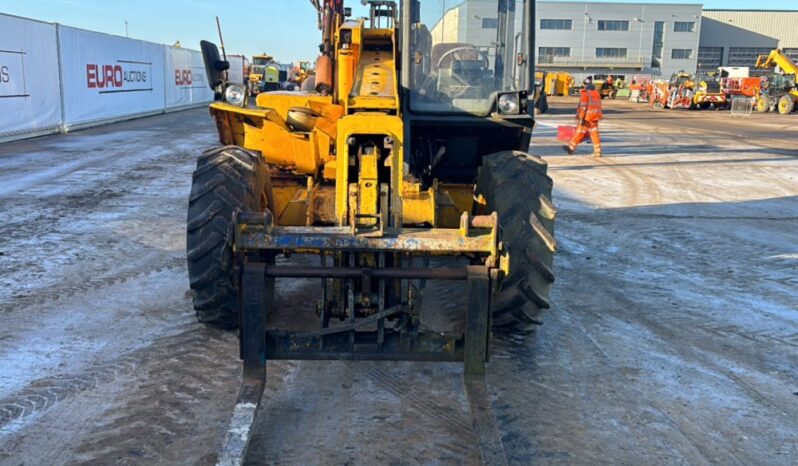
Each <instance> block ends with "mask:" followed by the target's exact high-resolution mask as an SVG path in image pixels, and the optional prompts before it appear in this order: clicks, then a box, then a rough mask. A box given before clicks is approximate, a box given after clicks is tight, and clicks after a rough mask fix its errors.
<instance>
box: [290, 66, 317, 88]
mask: <svg viewBox="0 0 798 466" xmlns="http://www.w3.org/2000/svg"><path fill="white" fill-rule="evenodd" d="M314 73H315V71H314V70H313V67H312V66H311V64H310V62H309V61H300V62H299V63H297V64H296V66H294V67H293V68H291V74H290V77H289V78H288V82H289V83H290V85H291V88H292V90H300V89H301V88H302V84H303V83H304V82H305V81H307V79H308V78H310V77H311V76H313V74H314Z"/></svg>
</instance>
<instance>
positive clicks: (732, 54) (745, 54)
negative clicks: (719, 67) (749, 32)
mask: <svg viewBox="0 0 798 466" xmlns="http://www.w3.org/2000/svg"><path fill="white" fill-rule="evenodd" d="M770 50H771V49H770V48H768V47H730V48H729V63H728V66H748V67H753V66H754V65H756V59H757V57H758V56H760V55H767V54H768V53H770ZM751 72H752V74H753V73H754V70H751Z"/></svg>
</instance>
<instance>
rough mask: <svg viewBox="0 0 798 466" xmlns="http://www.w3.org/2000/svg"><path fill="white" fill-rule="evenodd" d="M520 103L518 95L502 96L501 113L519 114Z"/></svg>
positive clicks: (500, 97)
mask: <svg viewBox="0 0 798 466" xmlns="http://www.w3.org/2000/svg"><path fill="white" fill-rule="evenodd" d="M518 110H519V103H518V94H502V95H500V96H499V112H500V113H509V114H513V113H518Z"/></svg>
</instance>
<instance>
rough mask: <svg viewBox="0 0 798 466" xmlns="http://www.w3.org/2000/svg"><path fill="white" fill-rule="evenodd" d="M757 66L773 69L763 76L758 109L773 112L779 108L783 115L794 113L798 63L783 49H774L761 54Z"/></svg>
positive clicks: (797, 99) (797, 97)
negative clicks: (766, 53)
mask: <svg viewBox="0 0 798 466" xmlns="http://www.w3.org/2000/svg"><path fill="white" fill-rule="evenodd" d="M755 67H756V68H759V69H772V71H771V72H769V73H767V74H766V75H764V76H762V77H761V86H760V91H759V95H758V96H757V97H756V109H757V111H759V112H772V111H775V110H777V109H778V112H779V113H781V114H782V115H787V114H789V113H792V111H793V110H795V107H796V104H797V103H798V86H796V82H795V78H796V75H798V65H796V64H795V63H793V62H792V60H790V58H789V57H788V56H787V55H785V54H784V52H782V51H781V49H773V50H772V51H771V52H770V53H769V54H768V55H760V56H759V57H758V58H757V60H756V65H755Z"/></svg>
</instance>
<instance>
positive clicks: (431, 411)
mask: <svg viewBox="0 0 798 466" xmlns="http://www.w3.org/2000/svg"><path fill="white" fill-rule="evenodd" d="M363 373H364V375H365V376H366V377H367V378H368V379H369V380H371V381H372V382H374V383H375V384H377V385H378V386H379V387H380V388H382V389H383V390H385V391H387V392H389V393H391V394H393V395H394V396H396V397H398V398H399V399H401V400H402V402H403V405H404V406H406V407H407V409H409V410H412V411H415V412H417V413H418V414H420V415H422V416H430V417H432V418H434V419H439V420H441V421H443V422H444V423H445V424H446V426H448V427H450V428H451V429H452V430H453V431H454V432H457V433H458V434H459V435H458V436H457V437H456V440H455V441H453V442H446V443H443V444H438V445H437V446H438V447H440V448H443V449H444V450H445V451H447V452H448V453H451V454H453V455H456V457H459V458H466V457H469V456H471V455H473V454H474V451H475V446H476V445H477V444H478V439H477V436H476V434H475V432H473V428H472V426H471V422H470V420H468V418H467V416H463V412H462V411H458V410H455V409H453V408H452V407H451V406H445V405H442V404H440V403H437V402H436V401H435V399H434V398H433V397H430V396H429V393H428V392H427V391H425V390H420V389H419V388H418V387H419V385H417V384H410V383H408V382H407V381H406V379H403V378H400V377H398V376H396V375H395V374H391V373H388V372H386V371H384V370H382V369H381V368H379V367H377V366H376V365H373V364H372V365H370V366H369V367H368V368H367V369H365V370H364V371H363Z"/></svg>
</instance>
